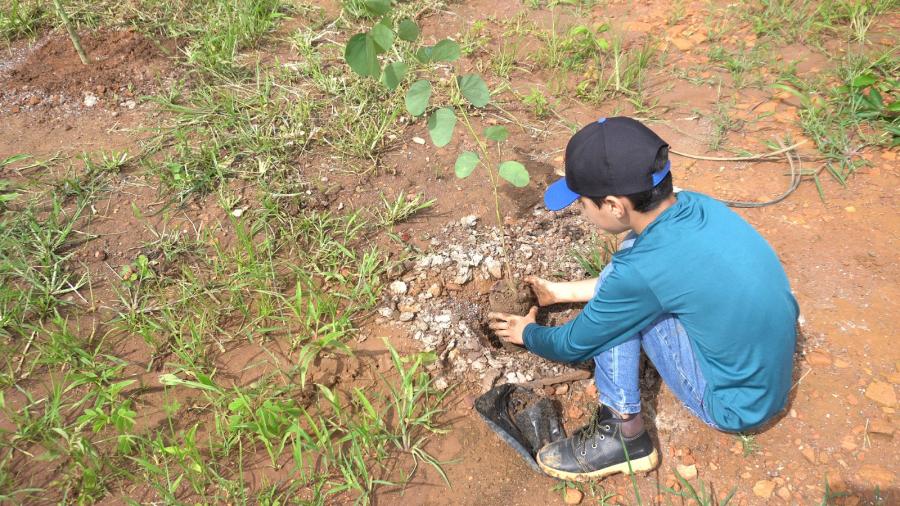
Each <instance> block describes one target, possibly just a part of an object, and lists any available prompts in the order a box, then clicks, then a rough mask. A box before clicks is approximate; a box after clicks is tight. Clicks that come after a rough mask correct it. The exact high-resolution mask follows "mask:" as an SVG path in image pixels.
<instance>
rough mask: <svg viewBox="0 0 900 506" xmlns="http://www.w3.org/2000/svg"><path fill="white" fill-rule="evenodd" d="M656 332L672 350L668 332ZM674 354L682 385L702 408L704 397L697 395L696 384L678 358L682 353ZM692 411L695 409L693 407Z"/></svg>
mask: <svg viewBox="0 0 900 506" xmlns="http://www.w3.org/2000/svg"><path fill="white" fill-rule="evenodd" d="M656 332H657V335H658V336H659V338H660V339H661V340H662V341H663V342H664V343H665V345H666V348H668V349H669V350H670V351H671V350H672V345H671V343H670V342H669V339H668V335H667V333H662V332H659V330H657V331H656ZM672 355H673V357H672V363H673V364H674V365H675V370H676V371H678V376H680V377H681V384H682V386H684V388H685V390H687V391H688V392H689V393H690V395H691V397H692V399H691V400H693V401H694V402H695V403H696V404H697V405H698V406H701V408H702V406H703V398H702V397H700V396H698V395H697V390H695V389H694V385H693V384H692V383H691V381H690V380H689V379H688V377H687V375H686V374H685V372H684V368H683V367H682V364H681V360H679V359H678V357H680V354H678V353H672ZM691 411H693V409H691ZM704 413H705V410H704ZM694 415H696V416H697V417H698V418H702V417H700V415H699V414H698V413H694Z"/></svg>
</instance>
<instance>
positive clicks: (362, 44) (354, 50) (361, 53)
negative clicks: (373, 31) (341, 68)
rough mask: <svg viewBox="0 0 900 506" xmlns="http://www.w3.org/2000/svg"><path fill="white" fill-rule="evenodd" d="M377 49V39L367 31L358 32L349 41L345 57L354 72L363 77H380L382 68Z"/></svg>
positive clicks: (345, 49)
mask: <svg viewBox="0 0 900 506" xmlns="http://www.w3.org/2000/svg"><path fill="white" fill-rule="evenodd" d="M376 55H377V53H376V51H375V41H374V40H372V37H371V36H370V35H369V34H367V33H357V34H356V35H354V36H353V37H350V40H348V41H347V46H346V47H345V48H344V59H345V60H346V61H347V63H348V64H349V65H350V68H351V69H353V71H354V72H356V73H357V74H359V75H361V76H363V77H368V76H371V77H378V74H380V73H381V68H380V66H379V65H378V57H377V56H376Z"/></svg>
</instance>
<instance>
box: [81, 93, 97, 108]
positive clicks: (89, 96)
mask: <svg viewBox="0 0 900 506" xmlns="http://www.w3.org/2000/svg"><path fill="white" fill-rule="evenodd" d="M95 105H97V96H96V95H94V94H93V93H86V94H85V95H84V106H85V107H94V106H95Z"/></svg>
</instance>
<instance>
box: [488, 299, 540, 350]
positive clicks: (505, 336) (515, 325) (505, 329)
mask: <svg viewBox="0 0 900 506" xmlns="http://www.w3.org/2000/svg"><path fill="white" fill-rule="evenodd" d="M537 310H538V308H537V307H536V306H534V307H532V308H531V311H528V314H527V315H525V316H517V315H514V314H506V313H488V320H490V325H489V327H490V328H491V330H493V331H494V333H495V334H497V337H499V338H500V339H501V340H503V341H506V342H507V343H512V344H518V345H519V346H524V345H525V341H524V340H523V338H522V334H523V333H524V332H525V327H527V326H528V324H529V323H535V318H536V317H537Z"/></svg>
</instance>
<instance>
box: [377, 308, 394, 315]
mask: <svg viewBox="0 0 900 506" xmlns="http://www.w3.org/2000/svg"><path fill="white" fill-rule="evenodd" d="M378 314H380V315H381V316H383V317H385V318H392V317H393V316H394V310H393V309H391V308H389V307H386V306H385V307H380V308H378Z"/></svg>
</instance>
